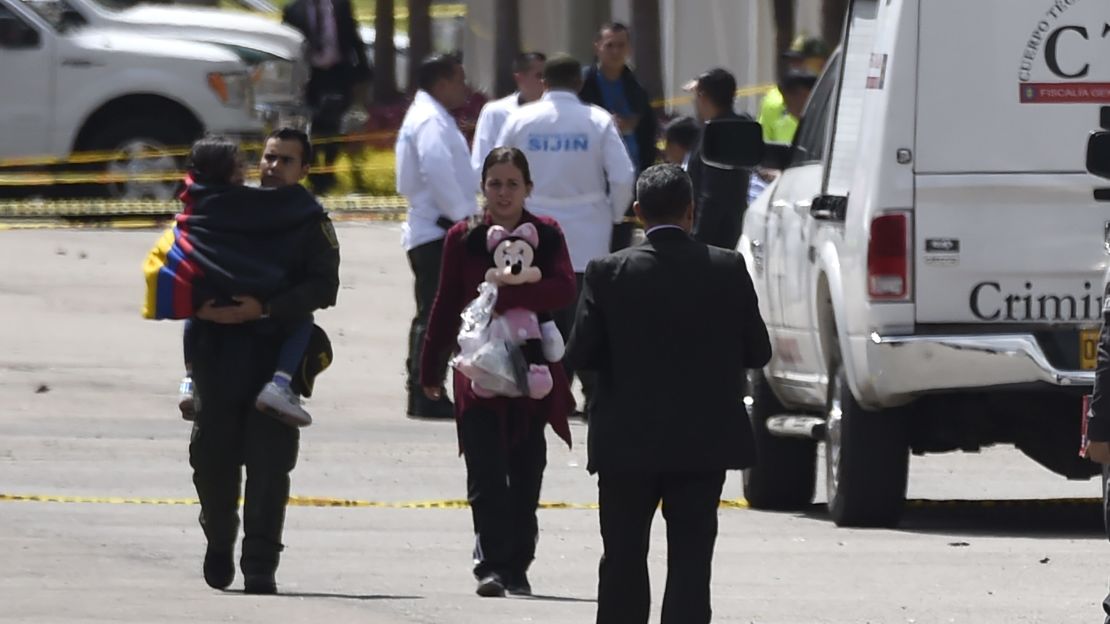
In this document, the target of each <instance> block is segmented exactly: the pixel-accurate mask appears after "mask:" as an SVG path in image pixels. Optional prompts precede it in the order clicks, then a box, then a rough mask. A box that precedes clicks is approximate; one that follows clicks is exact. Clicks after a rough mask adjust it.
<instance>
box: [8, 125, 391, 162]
mask: <svg viewBox="0 0 1110 624" xmlns="http://www.w3.org/2000/svg"><path fill="white" fill-rule="evenodd" d="M395 136H397V132H396V131H395V130H381V131H377V132H360V133H358V134H345V135H337V136H329V137H323V138H318V139H313V140H312V145H313V146H318V145H332V144H335V143H362V142H365V141H375V140H384V139H392V138H394V137H395ZM240 147H241V148H242V149H243V151H248V152H249V151H257V150H261V149H262V147H263V144H262V143H260V142H257V141H256V142H250V143H242V144H240ZM190 149H191V148H190V146H188V145H167V146H166V147H164V148H159V149H146V150H143V151H141V152H137V153H134V154H127V155H126V156H124V155H123V154H121V152H120V151H119V150H98V151H83V152H74V153H72V154H70V155H68V156H14V157H10V158H0V168H10V167H43V166H48V165H60V164H74V165H88V164H95V163H104V162H112V161H116V160H121V159H123V158H127V159H129V160H141V159H144V158H166V157H172V158H182V157H185V156H188V155H189V151H190Z"/></svg>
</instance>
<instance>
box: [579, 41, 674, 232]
mask: <svg viewBox="0 0 1110 624" xmlns="http://www.w3.org/2000/svg"><path fill="white" fill-rule="evenodd" d="M630 47H631V41H630V33H629V31H628V27H627V26H625V25H624V24H621V23H619V22H613V23H610V24H605V25H604V26H602V27H601V30H599V31H598V33H597V38H596V39H595V40H594V49H595V51H596V53H597V64H596V65H592V66H590V67H589V68H587V69H586V71H585V72H584V79H583V81H582V89H581V90H580V91H579V92H578V97H580V98H581V99H582V101H583V102H586V103H587V104H595V105H597V106H600V107H601V108H604V109H605V110H607V111H609V112H610V113H612V114H613V120H614V121H615V122H616V124H617V128H618V129H619V130H620V133H621V138H623V139H624V145H625V147H627V148H628V155H629V157H630V158H631V159H632V163H633V164H634V165H636V174H637V175H639V173H640V172H641V171H643V170H645V169H647V168H648V167H650V166H652V165H654V164H655V159H656V158H657V157H658V150H657V149H656V146H655V139H656V134H657V133H658V131H659V128H658V125H659V124H658V121H657V120H656V118H655V113H654V111H652V108H651V100H650V98H648V94H647V91H644V88H643V87H642V86H640V83H639V82H638V81H637V80H636V76H635V75H633V73H632V70H631V69H630V68H629V67H628V65H627V61H628V53H629V49H630ZM627 216H629V217H631V216H632V207H631V206H629V209H628V215H627ZM632 229H633V225H632V223H622V224H619V225H617V226H616V227H614V228H613V242H612V250H613V251H619V250H621V249H624V248H625V247H628V246H629V245H631V244H632Z"/></svg>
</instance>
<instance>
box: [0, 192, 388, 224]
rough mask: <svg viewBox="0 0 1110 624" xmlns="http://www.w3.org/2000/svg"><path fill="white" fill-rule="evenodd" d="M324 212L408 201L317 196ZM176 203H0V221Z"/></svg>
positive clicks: (137, 210) (155, 211)
mask: <svg viewBox="0 0 1110 624" xmlns="http://www.w3.org/2000/svg"><path fill="white" fill-rule="evenodd" d="M319 200H320V203H321V204H322V205H323V206H324V208H325V209H326V210H329V211H334V212H363V213H366V212H373V213H388V214H391V215H393V214H401V215H403V214H404V211H405V209H406V208H407V207H408V202H407V201H406V200H405V198H404V197H402V196H400V195H387V196H374V195H347V196H336V197H321V198H319ZM180 210H181V204H180V202H178V201H176V200H79V199H65V200H52V201H0V219H12V218H24V219H25V218H33V217H111V216H144V215H159V216H163V215H164V216H172V215H175V214H177V213H178V212H180Z"/></svg>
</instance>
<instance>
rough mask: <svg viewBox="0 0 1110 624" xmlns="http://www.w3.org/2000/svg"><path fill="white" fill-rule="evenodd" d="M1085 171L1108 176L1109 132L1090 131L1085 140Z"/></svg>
mask: <svg viewBox="0 0 1110 624" xmlns="http://www.w3.org/2000/svg"><path fill="white" fill-rule="evenodd" d="M1087 171H1090V172H1091V173H1092V174H1094V175H1097V176H1098V177H1100V178H1110V132H1107V131H1105V130H1104V131H1100V132H1092V133H1091V138H1090V139H1088V140H1087Z"/></svg>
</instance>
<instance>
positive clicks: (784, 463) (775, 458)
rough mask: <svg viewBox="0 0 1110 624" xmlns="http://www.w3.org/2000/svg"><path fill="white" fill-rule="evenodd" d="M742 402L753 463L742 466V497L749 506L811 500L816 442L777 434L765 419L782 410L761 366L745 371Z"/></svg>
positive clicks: (790, 505) (790, 506) (800, 504)
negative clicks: (745, 390)
mask: <svg viewBox="0 0 1110 624" xmlns="http://www.w3.org/2000/svg"><path fill="white" fill-rule="evenodd" d="M747 394H748V396H747V397H746V399H747V400H745V405H747V409H748V418H749V420H750V421H751V425H752V435H753V437H754V439H755V456H756V463H755V465H754V466H751V467H750V468H745V469H744V498H746V499H747V500H748V505H749V506H750V507H751V508H752V509H768V510H777V511H792V510H797V509H804V508H805V507H808V506H809V505H810V504H811V503H812V502H813V494H814V490H815V489H816V487H817V442H816V441H815V440H805V439H802V438H781V437H778V436H774V435H771V432H769V431H767V419H768V418H770V417H771V416H775V415H777V414H782V413H784V412H785V411H786V409H785V408H783V406H782V404H781V403H780V402H779V400H778V398H777V397H776V396H775V393H774V392H773V391H772V390H771V386H770V385H768V383H767V379H766V377H764V375H763V371H761V370H753V371H749V372H748V393H747Z"/></svg>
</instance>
